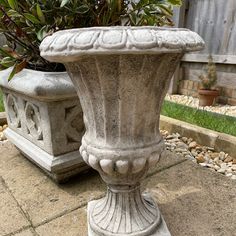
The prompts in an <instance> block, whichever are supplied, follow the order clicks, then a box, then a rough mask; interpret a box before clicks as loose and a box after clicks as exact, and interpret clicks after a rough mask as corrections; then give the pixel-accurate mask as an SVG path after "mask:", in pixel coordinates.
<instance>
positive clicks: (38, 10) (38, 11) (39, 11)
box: [36, 4, 45, 23]
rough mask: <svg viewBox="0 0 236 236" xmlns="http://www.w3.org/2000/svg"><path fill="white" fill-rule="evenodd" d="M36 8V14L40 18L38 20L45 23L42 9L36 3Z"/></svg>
mask: <svg viewBox="0 0 236 236" xmlns="http://www.w3.org/2000/svg"><path fill="white" fill-rule="evenodd" d="M36 10H37V15H38V18H39V19H40V21H41V22H42V23H45V16H44V14H43V11H42V9H41V8H40V6H39V4H37V6H36Z"/></svg>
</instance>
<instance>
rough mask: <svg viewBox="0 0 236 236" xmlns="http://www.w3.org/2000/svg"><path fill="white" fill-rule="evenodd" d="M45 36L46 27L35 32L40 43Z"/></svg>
mask: <svg viewBox="0 0 236 236" xmlns="http://www.w3.org/2000/svg"><path fill="white" fill-rule="evenodd" d="M46 35H47V26H44V27H43V28H41V29H40V30H39V31H38V32H37V38H38V40H39V41H40V42H41V41H42V40H43V39H44V37H45V36H46Z"/></svg>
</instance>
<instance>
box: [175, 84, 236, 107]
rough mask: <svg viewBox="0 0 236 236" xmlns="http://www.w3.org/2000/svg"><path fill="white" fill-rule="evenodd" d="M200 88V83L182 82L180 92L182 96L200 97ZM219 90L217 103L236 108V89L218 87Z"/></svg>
mask: <svg viewBox="0 0 236 236" xmlns="http://www.w3.org/2000/svg"><path fill="white" fill-rule="evenodd" d="M199 88H200V83H199V82H198V81H193V80H181V81H180V83H179V88H178V92H179V94H182V95H187V96H192V97H198V89H199ZM218 89H219V91H220V96H219V97H218V99H217V102H219V103H222V104H229V105H232V106H236V88H228V87H218Z"/></svg>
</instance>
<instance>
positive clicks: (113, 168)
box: [40, 27, 204, 236]
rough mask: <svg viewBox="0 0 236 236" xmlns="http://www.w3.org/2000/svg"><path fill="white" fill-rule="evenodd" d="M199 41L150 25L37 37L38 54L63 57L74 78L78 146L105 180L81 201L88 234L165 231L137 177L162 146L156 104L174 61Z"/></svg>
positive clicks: (146, 235) (145, 235)
mask: <svg viewBox="0 0 236 236" xmlns="http://www.w3.org/2000/svg"><path fill="white" fill-rule="evenodd" d="M203 47H204V42H203V40H202V39H201V38H200V37H199V36H198V35H197V34H196V33H193V32H191V31H189V30H185V29H164V28H157V27H101V28H85V29H74V30H67V31H61V32H57V33H55V34H53V35H52V36H49V37H47V38H45V39H44V41H43V42H42V44H41V46H40V49H41V55H42V56H43V57H44V58H46V59H47V60H49V61H55V62H62V63H64V64H65V66H66V68H67V71H68V73H69V75H70V77H71V79H72V82H73V83H74V85H75V88H76V90H77V92H78V95H79V98H80V101H81V106H82V109H83V112H84V122H85V127H86V132H85V135H84V136H83V138H82V145H81V147H80V153H81V155H82V157H83V159H84V161H85V162H86V163H88V164H89V165H90V166H91V167H92V168H94V169H96V170H97V171H98V172H99V173H100V175H101V177H102V178H103V180H104V181H105V182H106V184H107V186H108V187H107V195H106V197H105V198H103V199H101V200H97V201H92V202H89V205H88V221H89V222H88V224H89V233H88V235H89V236H121V235H122V236H124V235H129V236H151V235H153V236H154V235H155V236H156V235H163V236H164V235H170V233H169V231H168V229H167V227H166V224H165V222H164V220H163V218H162V216H161V213H160V211H159V209H158V207H157V205H156V204H155V202H154V201H153V200H152V198H151V197H150V196H148V195H142V194H141V191H140V182H141V180H142V179H143V178H144V177H145V175H146V173H147V171H148V170H149V169H150V168H151V167H154V166H155V165H156V164H157V162H158V160H159V157H160V154H161V152H162V151H163V149H164V142H163V140H162V137H161V135H160V132H159V117H160V109H161V105H162V101H163V99H164V96H165V94H166V92H167V89H168V86H169V83H170V80H171V77H172V75H173V73H174V71H175V69H176V67H177V64H178V63H179V62H180V59H181V57H182V56H183V54H184V53H185V52H187V51H196V50H200V49H202V48H203Z"/></svg>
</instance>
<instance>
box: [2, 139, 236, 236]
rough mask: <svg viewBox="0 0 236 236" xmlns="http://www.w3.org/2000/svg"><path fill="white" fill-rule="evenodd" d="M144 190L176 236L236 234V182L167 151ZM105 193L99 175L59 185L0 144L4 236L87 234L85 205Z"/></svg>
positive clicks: (225, 235) (79, 178) (83, 176)
mask: <svg viewBox="0 0 236 236" xmlns="http://www.w3.org/2000/svg"><path fill="white" fill-rule="evenodd" d="M143 189H144V190H145V191H148V192H150V193H151V194H152V196H153V197H154V198H155V199H156V201H157V203H158V205H159V207H160V209H161V212H162V214H163V216H164V218H165V220H166V223H167V225H168V227H169V230H170V232H171V233H172V235H173V236H235V232H236V181H234V180H231V179H229V178H227V177H225V176H223V175H221V174H219V173H215V172H213V171H210V170H209V169H206V168H203V167H200V166H199V165H197V164H194V163H192V162H191V161H189V160H186V159H184V158H183V157H177V156H174V155H173V154H172V153H170V152H165V154H163V156H162V158H161V161H160V162H159V165H158V166H157V167H156V168H155V169H153V170H152V171H151V172H149V174H148V177H147V178H146V179H145V180H144V182H143ZM104 194H105V184H104V183H103V182H102V180H101V179H100V177H99V175H98V174H97V173H96V172H95V171H92V170H90V171H88V172H86V173H84V174H81V175H78V176H77V177H75V178H73V179H71V180H70V181H69V182H67V183H66V184H63V185H57V184H55V183H54V182H53V181H52V180H51V179H50V178H49V177H47V176H46V175H45V174H44V172H42V171H41V170H40V169H39V168H38V167H36V166H35V165H34V164H32V163H31V162H30V161H28V160H27V159H26V158H24V157H23V156H22V155H21V154H20V153H19V151H18V150H17V149H16V148H15V147H14V146H13V145H12V144H11V143H10V142H6V143H4V144H3V143H1V144H0V199H1V200H0V209H1V210H0V235H1V236H11V235H15V236H35V235H38V236H87V219H86V217H87V212H86V206H87V202H88V201H90V200H92V199H98V198H100V197H102V196H104Z"/></svg>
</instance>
